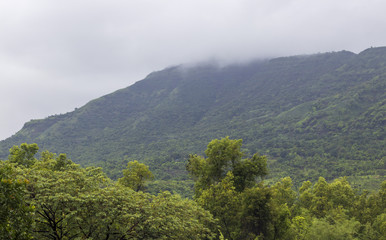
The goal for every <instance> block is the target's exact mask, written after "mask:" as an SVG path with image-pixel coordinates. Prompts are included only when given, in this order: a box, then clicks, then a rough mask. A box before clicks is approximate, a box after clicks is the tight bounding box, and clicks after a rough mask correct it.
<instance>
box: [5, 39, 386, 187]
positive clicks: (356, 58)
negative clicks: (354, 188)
mask: <svg viewBox="0 0 386 240" xmlns="http://www.w3.org/2000/svg"><path fill="white" fill-rule="evenodd" d="M385 85H386V47H379V48H370V49H367V50H365V51H363V52H361V53H359V54H354V53H351V52H348V51H340V52H331V53H323V54H314V55H304V56H303V55H302V56H292V57H282V58H275V59H269V60H260V61H254V62H251V63H248V64H238V65H237V64H235V65H230V66H225V67H219V66H216V65H215V64H201V65H195V66H183V65H182V66H175V67H170V68H167V69H164V70H162V71H158V72H153V73H151V74H149V75H148V76H147V77H146V78H145V79H144V80H142V81H139V82H137V83H135V84H133V85H132V86H129V87H127V88H125V89H121V90H118V91H116V92H113V93H111V94H109V95H106V96H103V97H101V98H98V99H95V100H93V101H91V102H89V103H88V104H86V105H85V106H83V107H80V108H78V109H76V110H75V111H73V112H69V113H66V114H62V115H55V116H50V117H48V118H46V119H42V120H32V121H30V122H27V123H26V124H25V125H24V127H23V128H22V129H21V130H20V131H19V132H17V133H16V134H15V135H14V136H12V137H10V138H8V139H6V140H3V141H1V142H0V158H2V159H5V158H6V157H7V155H8V150H9V148H10V147H12V146H13V145H18V144H20V143H23V142H29V143H33V142H34V143H37V144H38V145H39V146H40V148H41V149H47V150H49V151H52V152H57V153H62V152H64V153H67V155H68V156H69V157H70V158H71V159H72V160H73V161H75V162H77V163H80V164H82V165H86V166H87V165H98V166H103V168H104V169H105V171H107V172H108V173H109V174H110V176H112V177H117V176H118V175H119V173H120V171H121V169H122V168H124V167H125V165H126V164H127V162H128V161H130V160H134V159H135V160H139V161H141V162H144V163H147V164H148V165H150V167H151V169H152V171H153V172H154V173H155V175H156V176H157V177H158V179H163V180H170V179H180V180H181V179H187V176H186V172H185V164H186V159H187V156H188V154H195V153H197V154H203V152H204V150H205V148H206V145H207V144H208V142H209V141H210V140H212V139H214V138H221V137H226V136H230V138H235V139H239V138H242V139H243V148H244V151H245V154H246V155H252V154H253V153H255V152H259V153H261V154H266V155H268V159H269V167H270V172H271V177H272V178H278V177H283V176H287V175H289V176H291V177H292V178H293V179H295V182H299V181H303V180H309V179H315V178H317V177H319V176H324V177H325V178H327V179H332V178H336V177H339V176H349V177H351V179H356V180H358V179H359V180H358V181H360V182H361V183H363V182H368V183H370V184H371V183H373V182H379V181H381V180H384V179H385V172H386V171H385V169H386V167H385V160H386V157H385V146H386V145H385V135H386V134H385V125H386V116H385V113H386V105H385V104H386V97H385V96H386V95H385V92H386V91H385V89H386V87H385ZM354 184H355V183H354Z"/></svg>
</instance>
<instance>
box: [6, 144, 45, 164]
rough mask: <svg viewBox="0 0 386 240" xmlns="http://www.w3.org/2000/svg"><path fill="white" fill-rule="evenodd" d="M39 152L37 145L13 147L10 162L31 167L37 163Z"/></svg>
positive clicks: (10, 151) (10, 152)
mask: <svg viewBox="0 0 386 240" xmlns="http://www.w3.org/2000/svg"><path fill="white" fill-rule="evenodd" d="M38 151H39V147H38V145H37V144H36V143H32V144H27V143H22V144H21V145H20V146H13V147H12V148H11V149H10V150H9V157H8V159H9V161H10V162H13V163H17V164H19V165H23V166H26V167H29V166H31V165H32V164H34V162H35V161H36V158H35V154H36V153H37V152H38Z"/></svg>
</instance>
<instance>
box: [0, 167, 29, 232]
mask: <svg viewBox="0 0 386 240" xmlns="http://www.w3.org/2000/svg"><path fill="white" fill-rule="evenodd" d="M27 185H28V181H27V180H26V179H23V178H20V177H18V176H17V173H16V171H15V170H14V164H11V163H9V162H3V161H0V239H31V234H30V231H29V229H30V228H31V227H32V222H33V220H32V211H33V206H30V205H29V204H28V203H27V202H26V196H25V192H26V186H27Z"/></svg>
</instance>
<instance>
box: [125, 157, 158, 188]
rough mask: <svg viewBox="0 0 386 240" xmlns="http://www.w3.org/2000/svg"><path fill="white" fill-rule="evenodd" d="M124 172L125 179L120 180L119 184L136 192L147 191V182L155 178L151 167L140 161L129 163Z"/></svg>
mask: <svg viewBox="0 0 386 240" xmlns="http://www.w3.org/2000/svg"><path fill="white" fill-rule="evenodd" d="M122 172H123V177H122V178H120V179H118V183H119V184H121V185H123V186H125V187H129V188H131V189H133V190H134V191H136V192H138V191H143V190H145V183H146V181H148V180H151V179H153V178H154V176H153V174H152V173H151V171H150V170H149V167H148V166H146V165H145V164H143V163H139V162H138V161H133V162H129V163H128V164H127V168H126V169H125V170H123V171H122Z"/></svg>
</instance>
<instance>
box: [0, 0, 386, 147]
mask: <svg viewBox="0 0 386 240" xmlns="http://www.w3.org/2000/svg"><path fill="white" fill-rule="evenodd" d="M385 9H386V1H384V0H232V1H231V0H104V1H99V0H76V1H75V0H65V1H52V0H33V1H32V0H12V1H8V0H0V92H1V94H0V140H1V139H5V138H7V137H10V136H11V135H12V134H14V133H16V132H17V131H18V130H20V129H21V128H22V126H23V124H24V123H25V122H27V121H29V120H31V119H40V118H45V117H47V116H50V115H54V114H60V113H65V112H69V111H72V110H74V108H75V107H81V106H82V105H84V104H85V103H87V102H88V101H90V100H92V99H94V98H97V97H100V96H102V95H105V94H108V93H110V92H113V91H115V90H117V89H120V88H123V87H127V86H129V85H131V84H133V83H134V82H136V81H138V80H141V79H143V78H144V77H145V76H146V75H147V74H148V73H150V72H152V71H154V70H161V69H163V68H165V67H168V66H170V65H177V64H180V63H194V62H199V61H204V60H208V59H210V60H213V59H215V60H218V61H221V62H223V63H231V62H243V61H248V60H250V59H253V58H266V57H277V56H288V55H298V54H311V53H319V52H330V51H340V50H349V51H352V52H356V53H358V52H360V51H362V50H364V49H366V48H368V47H371V46H374V47H375V46H384V45H386V31H385V27H386V14H385Z"/></svg>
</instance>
